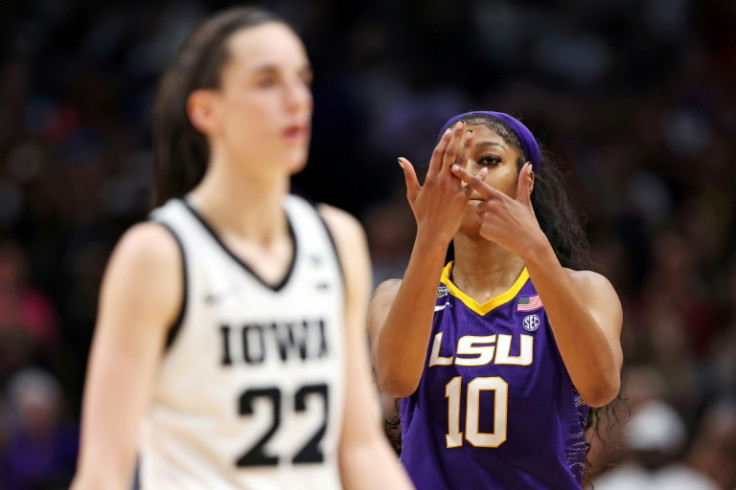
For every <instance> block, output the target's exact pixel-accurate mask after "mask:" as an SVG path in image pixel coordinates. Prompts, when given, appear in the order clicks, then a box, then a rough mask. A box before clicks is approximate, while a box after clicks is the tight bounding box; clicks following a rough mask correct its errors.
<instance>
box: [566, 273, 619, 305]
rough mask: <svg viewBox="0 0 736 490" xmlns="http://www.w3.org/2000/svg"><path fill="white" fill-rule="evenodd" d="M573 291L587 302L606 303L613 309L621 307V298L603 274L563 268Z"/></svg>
mask: <svg viewBox="0 0 736 490" xmlns="http://www.w3.org/2000/svg"><path fill="white" fill-rule="evenodd" d="M565 272H566V273H567V276H568V277H569V278H570V281H571V282H572V285H573V287H574V288H575V291H576V292H577V293H578V294H579V295H580V297H581V298H583V299H584V300H585V301H586V302H587V303H588V304H601V303H607V304H609V305H611V306H613V307H615V309H618V310H620V309H621V300H620V299H619V297H618V293H617V292H616V289H615V288H614V287H613V284H611V281H609V280H608V278H606V277H605V276H604V275H602V274H599V273H597V272H593V271H589V270H580V271H575V270H572V269H565Z"/></svg>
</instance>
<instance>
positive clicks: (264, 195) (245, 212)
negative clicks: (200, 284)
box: [191, 159, 289, 246]
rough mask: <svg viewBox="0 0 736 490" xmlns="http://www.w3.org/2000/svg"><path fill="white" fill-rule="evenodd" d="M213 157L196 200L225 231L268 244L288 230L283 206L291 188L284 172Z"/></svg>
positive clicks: (204, 213) (220, 230)
mask: <svg viewBox="0 0 736 490" xmlns="http://www.w3.org/2000/svg"><path fill="white" fill-rule="evenodd" d="M232 163H233V162H218V161H214V159H213V160H211V161H210V165H209V167H208V170H207V173H206V174H205V177H204V179H203V180H202V182H201V183H200V184H199V185H198V186H197V187H196V188H195V189H194V190H193V191H192V194H191V197H192V200H193V204H194V205H195V206H196V207H197V208H198V210H199V211H200V212H202V214H203V215H204V216H205V218H206V219H207V220H208V221H209V222H210V223H211V224H212V225H213V226H214V227H215V228H216V229H217V231H218V232H219V233H221V234H222V235H230V236H236V237H238V238H240V239H247V240H253V241H255V242H258V243H261V244H262V245H266V246H267V245H268V244H269V243H271V242H272V241H273V240H274V239H276V238H278V237H280V236H282V235H285V234H286V233H287V224H286V214H285V213H284V210H283V207H282V201H283V198H284V196H285V195H286V194H287V193H288V192H289V178H288V176H284V175H274V174H265V173H260V174H258V173H253V172H248V169H252V168H257V167H256V166H252V165H250V166H248V165H237V164H232Z"/></svg>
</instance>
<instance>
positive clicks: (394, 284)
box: [373, 279, 401, 298]
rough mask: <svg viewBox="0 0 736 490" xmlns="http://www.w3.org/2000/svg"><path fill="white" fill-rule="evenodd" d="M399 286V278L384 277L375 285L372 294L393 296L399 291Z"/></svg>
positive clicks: (375, 295)
mask: <svg viewBox="0 0 736 490" xmlns="http://www.w3.org/2000/svg"><path fill="white" fill-rule="evenodd" d="M400 287H401V279H386V280H385V281H383V282H382V283H381V284H379V285H378V286H377V287H376V290H375V292H374V293H373V296H374V297H390V298H393V297H395V296H396V294H397V293H398V292H399V288H400Z"/></svg>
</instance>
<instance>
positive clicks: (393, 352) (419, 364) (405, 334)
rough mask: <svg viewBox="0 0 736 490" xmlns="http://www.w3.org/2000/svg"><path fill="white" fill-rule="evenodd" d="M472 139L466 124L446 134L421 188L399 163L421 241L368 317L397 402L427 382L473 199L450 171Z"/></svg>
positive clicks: (384, 384) (380, 367)
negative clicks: (442, 295)
mask: <svg viewBox="0 0 736 490" xmlns="http://www.w3.org/2000/svg"><path fill="white" fill-rule="evenodd" d="M472 139H473V137H472V133H470V134H466V133H465V125H464V124H463V123H458V124H457V126H456V127H455V129H454V131H453V132H448V133H445V135H444V136H443V137H442V139H441V140H440V143H439V144H438V145H437V147H436V148H435V149H434V152H433V153H432V159H431V161H430V164H429V170H428V172H427V178H426V179H425V181H424V186H421V187H420V186H419V182H418V181H417V177H416V173H415V172H414V168H413V167H412V165H411V164H410V163H409V162H408V161H406V160H400V163H401V168H402V169H403V170H404V177H405V179H406V188H407V199H408V200H409V203H410V204H411V207H412V211H413V212H414V216H415V218H416V220H417V235H416V239H415V241H414V248H413V250H412V253H411V257H410V258H409V265H408V266H407V269H406V272H405V274H404V279H403V281H401V282H400V283H398V284H393V285H391V284H386V285H382V286H381V287H379V288H378V290H377V291H376V293H375V295H374V297H373V301H372V302H371V306H370V317H369V332H370V335H371V355H372V358H373V365H374V367H375V369H376V378H377V382H378V386H379V388H380V389H381V391H383V392H384V393H387V394H389V395H392V396H395V397H404V396H408V395H410V394H412V393H414V391H415V390H416V389H417V386H419V380H420V378H421V376H422V371H423V368H424V361H425V357H426V352H427V344H428V343H429V335H430V332H431V330H432V318H433V316H434V308H433V306H434V302H435V300H436V298H437V286H438V285H439V280H440V277H441V275H442V267H443V265H444V260H445V254H446V252H447V247H448V246H449V244H450V241H451V240H452V237H453V236H454V235H455V233H456V232H457V230H458V228H459V226H460V221H461V219H462V215H463V213H464V211H465V208H466V205H467V202H468V196H469V188H463V186H462V182H461V181H460V179H458V178H457V177H455V176H454V175H452V173H451V172H450V170H449V168H450V165H451V164H453V163H455V162H456V161H462V160H464V159H466V158H467V154H468V149H469V148H470V145H471V144H472Z"/></svg>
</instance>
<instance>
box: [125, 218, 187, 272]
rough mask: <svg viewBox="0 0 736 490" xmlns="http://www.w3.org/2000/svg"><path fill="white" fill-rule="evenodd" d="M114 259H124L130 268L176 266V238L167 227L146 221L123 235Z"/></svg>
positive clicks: (179, 253) (178, 255) (179, 252)
mask: <svg viewBox="0 0 736 490" xmlns="http://www.w3.org/2000/svg"><path fill="white" fill-rule="evenodd" d="M114 257H117V258H118V260H120V259H125V260H126V261H127V262H128V263H129V265H130V266H146V267H152V268H153V269H154V270H158V269H165V268H166V267H168V266H171V265H174V266H178V265H179V262H180V260H181V250H180V247H179V242H178V239H177V237H176V236H175V235H174V233H173V232H172V231H171V230H170V229H169V228H168V227H166V226H165V225H162V224H160V223H157V222H155V221H146V222H142V223H138V224H136V225H133V226H132V227H131V228H129V229H128V230H127V231H126V232H125V233H124V234H123V236H122V237H121V238H120V241H119V242H118V244H117V246H116V247H115V251H114Z"/></svg>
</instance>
